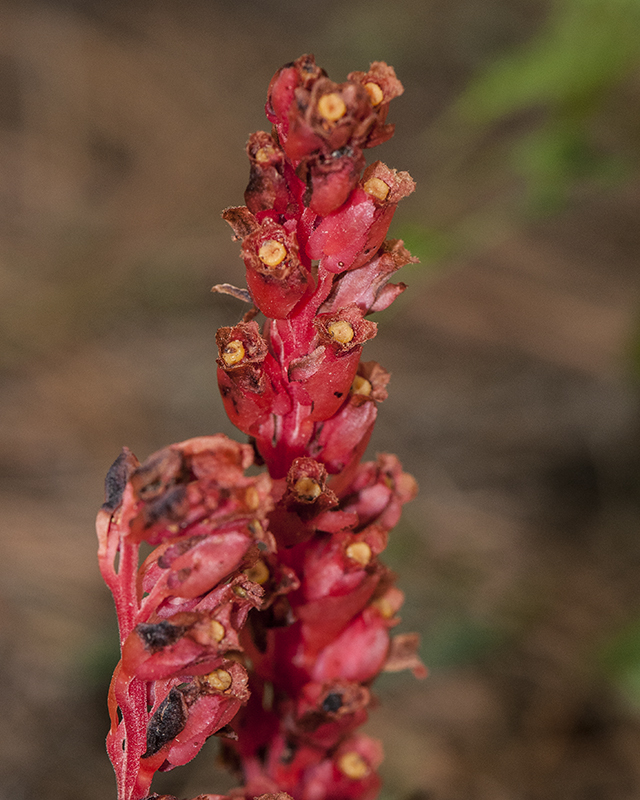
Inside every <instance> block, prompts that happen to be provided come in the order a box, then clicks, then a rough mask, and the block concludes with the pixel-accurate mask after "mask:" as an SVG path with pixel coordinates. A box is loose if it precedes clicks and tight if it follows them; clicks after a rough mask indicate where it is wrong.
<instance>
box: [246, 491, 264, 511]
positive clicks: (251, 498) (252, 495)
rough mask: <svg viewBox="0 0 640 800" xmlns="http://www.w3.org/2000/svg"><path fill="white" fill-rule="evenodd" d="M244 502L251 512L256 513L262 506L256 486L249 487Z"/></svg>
mask: <svg viewBox="0 0 640 800" xmlns="http://www.w3.org/2000/svg"><path fill="white" fill-rule="evenodd" d="M244 502H245V504H246V506H247V508H248V509H249V511H255V510H256V509H257V508H258V506H259V505H260V495H259V494H258V490H257V489H256V487H255V486H248V487H247V490H246V491H245V493H244Z"/></svg>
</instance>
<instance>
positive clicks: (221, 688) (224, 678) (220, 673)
mask: <svg viewBox="0 0 640 800" xmlns="http://www.w3.org/2000/svg"><path fill="white" fill-rule="evenodd" d="M206 681H207V683H208V684H209V686H210V687H211V688H212V689H215V690H216V691H217V692H225V691H226V690H227V689H228V688H229V687H230V686H231V684H232V683H233V678H232V677H231V675H230V674H229V673H228V672H227V670H226V669H214V671H213V672H210V673H209V674H208V675H207V676H206Z"/></svg>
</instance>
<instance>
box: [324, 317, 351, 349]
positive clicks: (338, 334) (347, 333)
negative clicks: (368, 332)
mask: <svg viewBox="0 0 640 800" xmlns="http://www.w3.org/2000/svg"><path fill="white" fill-rule="evenodd" d="M327 330H328V331H329V336H331V338H332V339H333V340H334V341H336V342H339V343H340V344H349V342H350V341H351V340H352V339H353V336H354V333H353V328H352V327H351V325H350V323H348V322H347V321H346V319H338V320H336V321H335V322H330V323H329V325H327Z"/></svg>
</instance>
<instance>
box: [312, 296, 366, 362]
mask: <svg viewBox="0 0 640 800" xmlns="http://www.w3.org/2000/svg"><path fill="white" fill-rule="evenodd" d="M340 323H347V324H348V325H349V326H350V327H351V329H352V330H353V336H352V337H350V338H347V337H346V336H338V335H336V332H335V331H336V327H337V325H338V324H340ZM313 324H314V326H315V328H316V331H317V332H318V337H319V339H320V341H321V342H322V343H323V344H327V345H329V346H330V347H331V348H332V349H333V351H334V352H335V353H336V355H341V354H342V353H348V352H349V351H350V350H353V348H354V347H358V346H361V345H363V344H364V343H365V342H366V341H367V340H369V339H373V337H374V336H375V335H376V331H377V329H378V326H377V325H376V323H375V322H370V321H369V320H367V319H364V317H363V314H362V311H361V309H359V308H358V306H357V305H355V304H353V305H350V306H346V307H345V308H339V309H337V310H336V311H332V312H330V313H328V314H318V315H317V316H316V318H315V319H314V321H313ZM341 329H342V328H341V327H340V328H338V330H341Z"/></svg>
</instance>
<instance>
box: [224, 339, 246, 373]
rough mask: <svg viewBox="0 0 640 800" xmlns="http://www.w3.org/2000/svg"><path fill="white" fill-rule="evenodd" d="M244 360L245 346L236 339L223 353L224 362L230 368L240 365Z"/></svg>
mask: <svg viewBox="0 0 640 800" xmlns="http://www.w3.org/2000/svg"><path fill="white" fill-rule="evenodd" d="M243 358H244V345H243V344H242V342H241V341H240V339H234V340H233V341H232V342H229V344H228V345H227V346H226V347H225V348H224V350H223V351H222V360H223V361H224V363H225V364H226V365H227V366H228V367H232V366H233V365H234V364H239V363H240V362H241V361H242V359H243Z"/></svg>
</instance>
